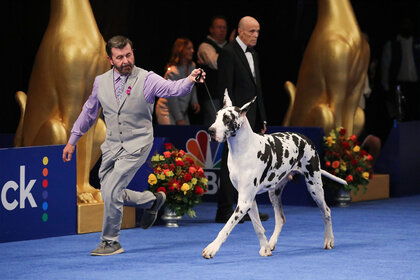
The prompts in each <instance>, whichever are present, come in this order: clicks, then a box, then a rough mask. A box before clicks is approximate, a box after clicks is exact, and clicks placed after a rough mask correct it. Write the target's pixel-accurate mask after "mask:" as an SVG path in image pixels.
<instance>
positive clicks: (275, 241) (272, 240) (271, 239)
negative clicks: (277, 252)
mask: <svg viewBox="0 0 420 280" xmlns="http://www.w3.org/2000/svg"><path fill="white" fill-rule="evenodd" d="M276 245H277V240H274V238H273V237H271V238H270V242H268V247H270V250H271V251H274V249H276Z"/></svg>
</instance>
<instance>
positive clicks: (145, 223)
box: [140, 192, 166, 229]
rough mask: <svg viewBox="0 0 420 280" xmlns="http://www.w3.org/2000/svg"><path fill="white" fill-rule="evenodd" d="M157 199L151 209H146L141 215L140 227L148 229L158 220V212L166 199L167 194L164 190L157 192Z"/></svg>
mask: <svg viewBox="0 0 420 280" xmlns="http://www.w3.org/2000/svg"><path fill="white" fill-rule="evenodd" d="M155 196H156V200H155V203H153V206H152V207H151V208H150V209H145V210H144V211H143V215H142V217H141V221H140V227H141V228H143V229H148V228H150V227H151V226H153V224H154V223H155V221H156V218H157V214H158V212H159V209H160V208H161V207H162V206H163V204H164V203H165V201H166V195H165V193H164V192H158V193H156V194H155Z"/></svg>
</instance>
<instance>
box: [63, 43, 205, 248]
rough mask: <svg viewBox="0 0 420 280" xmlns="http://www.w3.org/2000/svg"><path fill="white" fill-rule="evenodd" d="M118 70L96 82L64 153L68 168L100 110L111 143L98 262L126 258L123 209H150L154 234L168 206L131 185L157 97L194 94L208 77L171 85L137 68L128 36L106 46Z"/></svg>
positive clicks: (145, 150)
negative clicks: (122, 255) (196, 85)
mask: <svg viewBox="0 0 420 280" xmlns="http://www.w3.org/2000/svg"><path fill="white" fill-rule="evenodd" d="M106 52H107V54H108V60H109V62H110V63H111V65H112V66H113V69H111V70H109V71H107V72H106V73H104V74H102V75H99V76H97V77H96V78H95V82H94V84H93V89H92V94H91V95H90V96H89V98H88V100H87V101H86V103H85V104H84V106H83V109H82V112H81V113H80V115H79V117H78V119H77V120H76V122H75V123H74V125H73V128H72V130H71V136H70V139H69V141H68V143H67V145H66V146H65V147H64V149H63V161H64V162H68V161H70V160H71V157H72V155H73V153H74V151H75V145H76V143H77V141H78V140H79V138H80V137H81V136H82V135H83V134H84V133H86V132H87V131H88V130H89V128H90V127H91V126H92V125H93V124H94V122H95V120H96V117H97V116H98V112H99V109H100V107H102V112H103V114H104V117H105V123H106V126H107V128H106V139H105V141H104V143H103V144H102V146H101V150H102V163H101V167H100V169H99V178H100V183H101V194H102V198H103V200H104V217H103V227H102V235H101V243H100V244H99V246H98V247H97V248H96V249H94V250H92V251H91V255H92V256H106V255H114V254H120V253H122V252H124V249H123V248H122V247H121V245H120V243H119V234H120V229H121V220H122V209H123V205H130V206H136V207H141V208H144V209H145V210H144V212H143V216H142V220H141V227H142V228H144V229H147V228H150V227H151V226H152V225H153V223H154V222H155V220H156V217H157V212H158V210H159V209H160V208H161V207H162V205H163V204H164V202H165V200H166V196H165V194H164V193H163V192H159V193H157V194H156V195H154V194H153V193H152V192H150V191H143V192H137V191H132V190H129V189H127V188H126V187H127V185H128V184H129V182H130V181H131V179H132V178H133V177H134V175H135V174H136V172H137V170H138V169H139V168H140V167H141V166H142V165H143V164H144V162H145V161H146V159H147V157H148V155H149V153H150V150H151V149H152V145H153V126H152V115H153V103H154V101H155V97H165V98H168V97H174V96H182V95H186V94H188V93H190V92H191V89H192V88H193V86H194V83H195V81H196V78H197V77H199V76H200V73H202V75H201V77H200V78H197V79H200V80H199V82H201V83H202V82H203V81H204V78H205V73H204V72H203V71H202V70H201V69H195V70H193V71H192V72H191V74H190V75H189V76H188V77H187V78H185V79H181V80H177V81H169V80H165V79H163V78H162V77H160V76H159V75H157V74H155V73H153V72H148V71H146V70H144V69H141V68H139V67H136V66H135V65H134V53H133V44H132V42H131V41H130V39H128V38H126V37H124V36H114V37H112V38H111V39H110V40H109V41H108V42H107V45H106Z"/></svg>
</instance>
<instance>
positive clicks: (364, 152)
mask: <svg viewBox="0 0 420 280" xmlns="http://www.w3.org/2000/svg"><path fill="white" fill-rule="evenodd" d="M360 153H361V154H362V156H366V155H367V154H368V153H367V152H366V151H365V150H361V151H360Z"/></svg>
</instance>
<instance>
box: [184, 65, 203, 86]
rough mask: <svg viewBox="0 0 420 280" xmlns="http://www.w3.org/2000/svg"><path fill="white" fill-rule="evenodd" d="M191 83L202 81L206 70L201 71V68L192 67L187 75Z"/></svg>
mask: <svg viewBox="0 0 420 280" xmlns="http://www.w3.org/2000/svg"><path fill="white" fill-rule="evenodd" d="M200 74H201V77H200V80H198V81H197V80H196V78H197V76H199V75H200ZM188 77H189V78H190V81H191V82H192V83H195V82H197V83H204V79H205V78H206V72H204V71H203V69H201V68H197V69H194V70H193V71H192V72H191V74H190V75H189V76H188Z"/></svg>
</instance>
